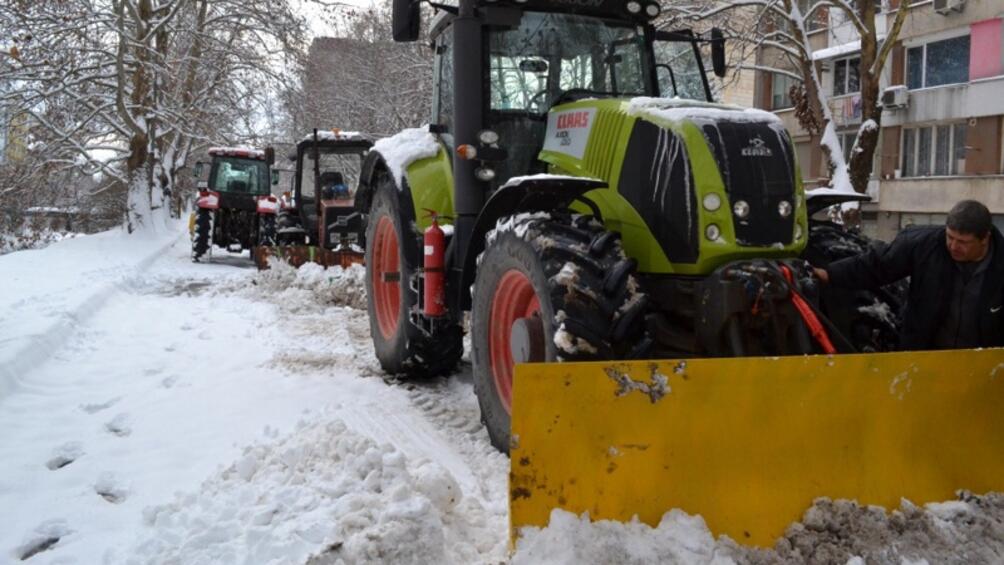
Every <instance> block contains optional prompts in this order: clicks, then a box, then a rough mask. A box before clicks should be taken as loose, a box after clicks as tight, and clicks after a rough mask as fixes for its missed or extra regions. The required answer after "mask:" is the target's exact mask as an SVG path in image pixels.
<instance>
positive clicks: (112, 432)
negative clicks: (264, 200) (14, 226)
mask: <svg viewBox="0 0 1004 565" xmlns="http://www.w3.org/2000/svg"><path fill="white" fill-rule="evenodd" d="M363 274H364V273H363V270H362V269H361V268H358V267H356V268H353V269H349V270H341V269H330V270H323V269H321V268H320V267H318V266H316V265H305V266H303V267H301V268H300V269H298V270H294V269H292V268H290V267H288V266H285V265H277V266H275V267H274V268H273V269H272V270H269V271H266V272H263V273H259V272H257V271H256V270H255V269H254V267H253V265H252V263H251V261H250V260H249V259H248V258H247V257H246V256H244V257H238V256H234V255H229V254H227V253H226V252H221V251H219V250H217V255H216V256H215V257H214V258H213V259H212V261H210V262H208V263H202V264H193V263H191V261H190V260H189V251H188V241H187V238H186V237H185V236H184V235H183V234H182V228H181V226H177V229H175V230H171V231H168V232H167V233H161V234H155V235H152V236H144V237H140V236H136V235H133V236H126V235H124V234H121V233H117V232H106V233H103V234H97V235H92V236H87V237H81V238H75V239H72V240H68V241H63V242H60V243H57V244H54V245H52V246H50V247H48V248H46V249H42V250H38V251H26V252H18V253H12V254H9V255H4V256H2V257H0V564H3V563H8V562H16V561H20V560H24V561H28V562H30V563H80V564H88V565H89V564H97V563H137V564H138V563H172V564H174V563H176V564H185V565H187V564H200V563H249V564H257V563H277V564H278V563H293V564H310V565H321V564H326V563H332V564H334V563H422V564H426V563H436V564H439V563H462V564H468V563H470V564H479V563H501V562H505V561H507V560H509V558H510V556H509V554H508V551H507V549H508V536H507V534H508V515H507V507H508V492H507V483H506V475H507V472H508V468H509V462H508V460H507V458H506V457H504V456H503V455H501V454H499V453H498V452H496V451H495V450H494V449H493V448H492V447H491V445H490V443H489V441H488V437H487V434H486V432H485V431H484V430H483V428H482V426H481V424H480V421H479V410H478V406H477V401H476V399H475V396H474V392H473V390H472V386H471V377H470V366H469V364H467V363H466V362H465V363H464V364H463V365H462V366H461V368H460V370H459V372H458V373H456V374H454V375H451V376H450V377H449V378H441V379H432V380H426V381H408V382H400V381H397V380H394V379H391V378H389V377H386V376H385V375H383V374H382V372H381V371H380V370H379V366H378V364H377V362H376V360H375V358H374V355H373V352H372V345H371V341H370V337H369V331H370V330H369V322H368V319H367V316H366V311H365V296H364V294H363V284H362V279H363ZM524 534H525V535H524V537H523V538H522V539H521V540H520V541H519V543H518V545H517V548H516V549H517V551H516V553H515V554H514V555H513V556H512V562H513V563H515V564H523V563H528V564H537V563H568V564H571V563H575V564H579V563H617V564H621V563H684V564H690V563H707V564H714V565H725V564H731V563H756V564H780V563H784V564H788V563H807V562H812V563H836V564H840V565H842V564H844V563H855V564H856V563H864V562H867V563H882V564H886V563H888V564H895V565H902V564H903V563H911V564H914V563H916V564H920V563H959V564H962V563H967V564H968V563H1002V562H1004V496H1001V495H999V494H989V495H986V496H972V495H970V494H969V493H964V492H963V493H960V499H959V500H957V501H950V502H946V503H940V504H930V505H927V506H925V507H923V508H918V507H916V506H914V505H912V504H910V503H909V502H908V501H903V505H902V507H901V508H900V509H899V510H897V511H894V512H891V513H889V512H886V511H884V510H883V509H881V508H875V507H861V506H859V505H857V504H856V503H854V502H850V501H832V502H831V501H829V500H827V499H819V500H817V501H816V504H815V505H814V506H813V507H812V508H810V509H808V510H807V512H806V514H805V516H804V518H803V521H802V523H797V524H793V525H792V526H791V527H790V528H789V529H788V531H787V532H786V534H785V536H784V537H782V538H781V539H779V540H778V542H777V545H776V546H775V547H774V548H773V549H771V550H761V549H754V548H747V547H742V546H738V545H736V544H735V543H734V542H732V541H731V540H729V539H728V538H725V537H720V538H718V539H715V538H713V537H712V534H711V532H709V531H708V529H707V527H706V526H705V524H704V521H703V519H702V518H701V517H700V516H691V515H688V514H686V513H685V512H683V511H681V510H672V511H670V512H667V513H666V515H665V516H664V517H663V520H662V523H661V524H660V525H659V527H658V528H651V527H649V526H647V525H645V524H642V523H639V522H631V523H624V524H622V523H615V522H605V521H599V522H595V523H591V522H590V521H589V519H588V516H585V515H584V516H574V515H572V514H568V513H566V512H563V511H560V510H555V511H554V513H553V514H552V516H551V524H550V526H549V527H548V528H545V529H538V528H528V529H527V530H526V531H525V532H524Z"/></svg>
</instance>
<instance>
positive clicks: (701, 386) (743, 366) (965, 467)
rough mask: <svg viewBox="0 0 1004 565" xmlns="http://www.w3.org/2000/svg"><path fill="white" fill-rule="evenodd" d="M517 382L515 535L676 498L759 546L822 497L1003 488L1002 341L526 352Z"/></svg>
mask: <svg viewBox="0 0 1004 565" xmlns="http://www.w3.org/2000/svg"><path fill="white" fill-rule="evenodd" d="M513 394H514V396H513V419H512V433H513V440H512V447H511V450H510V457H511V461H512V464H511V465H512V466H511V471H510V478H509V490H510V501H511V505H510V521H511V523H510V526H511V530H510V533H511V535H512V539H513V540H515V539H516V536H517V535H518V529H519V528H521V527H523V526H545V525H547V522H548V518H549V515H550V512H551V510H552V509H553V508H563V509H565V510H568V511H570V512H573V513H576V514H581V513H582V512H587V511H588V512H589V516H590V518H592V519H593V520H599V519H610V520H619V521H628V520H630V519H631V517H632V516H634V515H635V514H637V515H638V517H639V519H641V520H642V521H643V522H645V523H647V524H650V525H653V526H655V525H657V524H658V523H659V520H660V518H661V517H662V515H663V514H664V513H665V512H666V511H668V510H670V509H673V508H680V509H682V510H684V511H686V512H688V513H691V514H700V515H702V516H703V517H704V519H705V521H706V522H707V525H708V528H709V529H710V530H711V532H712V533H713V534H715V535H716V536H717V535H720V534H726V535H728V536H729V537H731V538H732V539H734V540H736V541H738V542H740V543H745V544H749V545H756V546H761V547H763V546H771V545H773V543H774V541H775V540H776V539H777V538H778V537H780V536H781V535H783V534H784V531H785V529H786V527H787V526H788V525H789V524H791V523H792V522H795V521H798V520H800V519H801V517H802V514H803V513H804V512H805V510H806V509H808V508H809V506H811V504H812V501H813V500H814V499H815V498H817V497H820V496H827V497H830V498H834V499H836V498H846V499H855V500H857V501H859V502H860V503H863V504H871V505H879V506H883V507H885V508H887V509H891V508H896V507H898V506H899V503H900V498H906V499H909V500H911V501H912V502H914V503H918V504H920V503H926V502H932V501H944V500H951V499H953V498H954V497H955V491H956V490H958V489H967V490H970V491H973V492H975V493H985V492H988V491H1004V349H983V350H957V351H932V352H909V353H883V354H859V355H841V356H835V357H826V356H800V357H780V358H777V357H775V358H732V359H690V360H686V361H665V360H664V361H636V362H599V363H550V364H526V365H519V366H517V368H516V381H515V388H514V391H513Z"/></svg>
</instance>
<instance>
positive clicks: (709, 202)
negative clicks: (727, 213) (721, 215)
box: [701, 192, 722, 212]
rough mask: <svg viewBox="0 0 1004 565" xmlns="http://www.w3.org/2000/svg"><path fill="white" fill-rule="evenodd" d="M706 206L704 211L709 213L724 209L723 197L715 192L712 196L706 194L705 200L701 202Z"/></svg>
mask: <svg viewBox="0 0 1004 565" xmlns="http://www.w3.org/2000/svg"><path fill="white" fill-rule="evenodd" d="M701 203H703V204H704V209H705V210H707V211H708V212H714V211H715V210H717V209H719V208H721V207H722V197H721V196H718V195H717V194H715V193H714V192H712V193H710V194H705V195H704V199H703V200H701Z"/></svg>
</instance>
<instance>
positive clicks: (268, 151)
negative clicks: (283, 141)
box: [265, 147, 275, 165]
mask: <svg viewBox="0 0 1004 565" xmlns="http://www.w3.org/2000/svg"><path fill="white" fill-rule="evenodd" d="M265 162H266V163H268V164H269V165H271V164H273V163H275V148H274V147H266V148H265Z"/></svg>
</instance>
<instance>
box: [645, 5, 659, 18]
mask: <svg viewBox="0 0 1004 565" xmlns="http://www.w3.org/2000/svg"><path fill="white" fill-rule="evenodd" d="M660 12H662V8H660V7H659V5H658V4H655V3H653V4H649V5H647V6H645V13H646V14H648V17H650V18H654V17H657V16H658V15H659V13H660Z"/></svg>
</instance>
